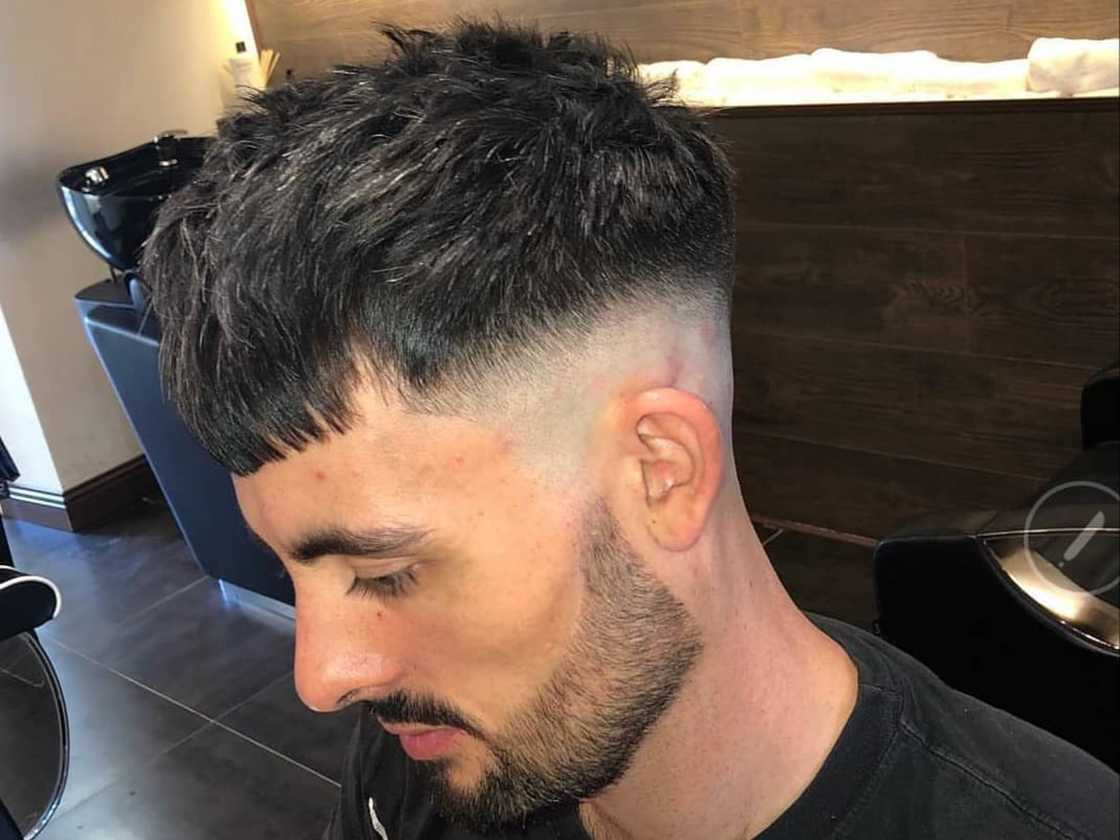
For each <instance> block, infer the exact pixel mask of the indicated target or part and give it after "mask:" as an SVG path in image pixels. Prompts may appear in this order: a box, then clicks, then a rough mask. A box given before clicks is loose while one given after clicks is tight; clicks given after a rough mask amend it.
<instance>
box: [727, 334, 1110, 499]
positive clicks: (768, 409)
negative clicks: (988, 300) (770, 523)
mask: <svg viewBox="0 0 1120 840" xmlns="http://www.w3.org/2000/svg"><path fill="white" fill-rule="evenodd" d="M734 348H735V355H734V358H735V364H736V366H737V368H738V370H737V375H736V382H735V419H736V423H737V428H739V429H742V430H744V431H748V432H751V433H755V434H765V435H767V436H781V437H789V438H793V439H800V440H811V441H814V442H816V443H819V444H823V445H828V446H836V447H842V448H846V449H858V450H864V451H868V452H877V453H879V454H882V455H888V456H896V457H900V458H915V459H920V460H923V461H929V462H932V463H937V464H942V465H945V466H947V467H961V468H969V469H982V470H990V471H992V472H1008V473H1016V474H1019V475H1022V476H1030V477H1034V478H1037V479H1039V480H1040V481H1041V480H1043V479H1046V478H1048V477H1049V476H1051V475H1052V474H1054V473H1055V472H1057V471H1058V470H1059V469H1061V468H1062V467H1063V466H1065V465H1066V464H1067V463H1068V462H1069V461H1071V460H1072V459H1073V458H1074V457H1075V456H1076V455H1077V453H1078V452H1079V451H1080V448H1081V438H1080V431H1081V429H1080V421H1079V417H1080V415H1079V399H1080V395H1081V386H1082V385H1083V384H1084V383H1085V381H1086V380H1088V378H1089V376H1090V375H1091V374H1092V373H1093V370H1092V369H1089V368H1073V367H1069V366H1066V365H1051V364H1044V363H1040V362H1019V361H1013V360H1007V359H993V358H985V357H980V356H970V355H964V354H959V353H942V352H929V351H924V350H912V349H906V348H899V347H887V346H883V345H876V344H869V343H852V342H844V341H835V340H832V339H811V338H806V337H803V336H782V335H768V334H766V333H760V332H756V331H741V330H736V331H735V333H734ZM766 512H767V513H769V511H766Z"/></svg>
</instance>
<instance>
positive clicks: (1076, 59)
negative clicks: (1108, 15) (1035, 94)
mask: <svg viewBox="0 0 1120 840" xmlns="http://www.w3.org/2000/svg"><path fill="white" fill-rule="evenodd" d="M1027 60H1028V61H1029V62H1030V70H1029V72H1028V75H1027V82H1028V84H1029V85H1030V88H1031V90H1040V91H1047V90H1056V91H1058V92H1059V93H1061V94H1064V95H1066V96H1069V95H1071V94H1075V93H1085V92H1087V91H1094V90H1102V89H1105V88H1114V87H1116V86H1117V85H1120V38H1111V39H1108V40H1102V41H1086V40H1076V39H1072V38H1039V39H1037V40H1036V41H1035V42H1034V43H1033V44H1031V50H1030V52H1029V53H1028V54H1027Z"/></svg>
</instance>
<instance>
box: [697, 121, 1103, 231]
mask: <svg viewBox="0 0 1120 840" xmlns="http://www.w3.org/2000/svg"><path fill="white" fill-rule="evenodd" d="M1047 116H1049V117H1050V118H1049V119H1048V118H1047ZM712 127H713V129H714V130H715V131H716V132H717V133H719V134H720V135H722V136H724V137H725V138H727V140H728V141H729V142H730V144H731V146H730V149H731V157H732V163H733V164H734V165H735V167H736V169H737V170H738V173H739V184H738V205H737V207H738V213H739V216H740V221H741V222H744V223H764V222H769V223H776V222H784V223H786V224H807V225H819V226H859V227H874V228H913V229H923V230H938V231H973V232H996V233H1016V234H1025V233H1034V234H1039V235H1043V236H1054V235H1065V236H1098V237H1109V238H1111V237H1115V236H1116V208H1117V204H1116V201H1117V192H1118V174H1117V161H1116V149H1117V147H1118V144H1120V120H1118V119H1117V110H1116V107H1115V104H1114V105H1113V107H1112V108H1110V109H1109V110H1108V111H1090V112H1085V113H1077V112H1070V113H1056V114H1051V115H1039V114H1033V113H1016V114H983V113H976V112H972V113H961V114H957V115H954V116H951V117H949V118H946V117H945V116H943V115H934V114H915V115H913V116H903V115H895V116H889V117H888V116H883V117H875V116H851V117H846V116H842V115H835V114H833V115H827V116H820V117H806V116H800V117H799V116H788V117H771V118H765V119H758V120H752V119H749V118H740V119H721V120H717V121H715V122H713V126H712Z"/></svg>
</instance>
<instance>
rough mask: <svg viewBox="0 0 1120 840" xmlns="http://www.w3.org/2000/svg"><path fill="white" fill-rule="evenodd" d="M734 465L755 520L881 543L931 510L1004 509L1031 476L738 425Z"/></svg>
mask: <svg viewBox="0 0 1120 840" xmlns="http://www.w3.org/2000/svg"><path fill="white" fill-rule="evenodd" d="M734 435H735V437H734V444H735V466H736V469H737V470H738V473H739V480H740V483H741V485H742V488H743V499H744V501H745V502H746V505H747V510H749V511H751V513H752V515H757V516H762V517H768V518H774V519H783V520H788V521H791V522H801V523H808V524H810V525H813V526H817V527H823V528H829V529H832V530H835V531H840V532H843V533H847V534H853V535H856V536H863V537H872V538H878V537H882V536H884V535H886V534H889V533H891V532H892V531H894V530H896V529H897V528H898V527H899V526H900V525H902V523H904V522H905V521H906V520H908V519H913V518H914V517H917V516H921V515H923V514H925V513H928V512H929V511H931V510H972V509H979V510H986V509H991V510H993V511H994V510H999V509H1003V508H1005V507H1008V506H1009V504H1014V503H1016V502H1018V501H1019V500H1021V499H1023V498H1025V497H1026V496H1027V495H1028V494H1029V493H1031V492H1032V491H1033V490H1034V489H1035V488H1037V487H1039V486H1040V482H1039V481H1037V480H1036V479H1035V478H1033V477H1030V476H1021V475H1017V474H1009V473H1003V472H999V473H993V472H986V471H984V470H977V469H965V468H961V467H951V466H946V465H944V464H937V463H931V462H929V461H919V460H917V459H913V458H897V457H893V456H889V455H879V454H876V453H871V452H864V451H860V450H854V449H843V448H840V447H836V446H825V445H822V444H818V443H813V442H811V441H799V440H791V439H790V438H784V437H777V436H774V437H771V436H768V435H762V434H758V433H756V432H753V431H752V430H751V429H749V428H747V429H744V428H743V427H742V425H741V424H740V423H736V424H735V427H734Z"/></svg>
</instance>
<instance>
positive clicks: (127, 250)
mask: <svg viewBox="0 0 1120 840" xmlns="http://www.w3.org/2000/svg"><path fill="white" fill-rule="evenodd" d="M210 141H211V138H209V137H183V136H179V134H178V133H177V132H168V133H166V134H161V135H159V136H158V137H157V138H156V139H155V140H153V141H152V142H151V143H145V144H144V145H142V146H137V147H136V148H134V149H129V150H128V151H125V152H120V153H119V154H115V155H112V156H111V157H106V158H101V159H100V160H93V161H90V162H88V163H80V164H78V165H77V166H71V167H70V168H68V169H65V170H63V171H62V172H61V173H60V174H59V176H58V194H59V196H60V197H61V198H62V204H63V207H65V208H66V213H67V215H68V216H69V217H70V221H71V222H73V223H74V227H75V228H77V229H78V233H79V234H81V237H82V239H84V240H85V242H86V244H88V245H89V246H90V247H91V248H92V249H93V250H94V251H96V252H97V254H98V256H100V257H101V258H102V259H104V260H105V261H106V262H108V263H109V265H111V266H113V267H114V268H116V269H119V270H120V271H132V270H135V268H136V266H137V264H138V263H139V261H140V250H141V248H142V246H143V244H144V240H145V239H147V238H148V235H149V234H150V233H151V232H152V227H153V226H154V224H155V216H156V211H157V210H158V209H159V206H160V204H162V203H163V201H164V199H166V198H167V197H168V196H169V195H171V193H173V192H175V191H176V190H178V189H180V188H182V187H183V186H185V185H186V184H187V183H188V182H189V181H190V180H191V178H192V177H193V176H194V173H195V172H196V171H197V170H198V168H199V167H200V166H201V165H202V159H203V157H204V156H205V154H206V149H207V147H208V146H209V144H210Z"/></svg>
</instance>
